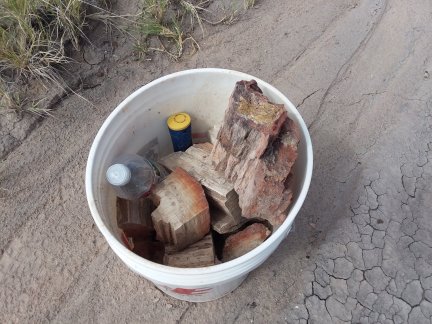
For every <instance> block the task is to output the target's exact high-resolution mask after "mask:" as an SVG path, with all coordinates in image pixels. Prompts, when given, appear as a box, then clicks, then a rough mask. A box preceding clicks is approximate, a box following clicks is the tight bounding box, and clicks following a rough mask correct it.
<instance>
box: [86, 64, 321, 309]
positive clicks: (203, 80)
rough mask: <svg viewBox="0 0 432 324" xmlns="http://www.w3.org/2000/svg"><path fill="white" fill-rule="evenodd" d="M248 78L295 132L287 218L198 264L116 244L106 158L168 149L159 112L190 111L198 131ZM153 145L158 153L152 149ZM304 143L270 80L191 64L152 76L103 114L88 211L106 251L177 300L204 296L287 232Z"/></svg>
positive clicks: (217, 117) (307, 170)
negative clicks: (223, 257)
mask: <svg viewBox="0 0 432 324" xmlns="http://www.w3.org/2000/svg"><path fill="white" fill-rule="evenodd" d="M251 79H255V80H256V81H257V82H258V85H259V86H260V88H261V89H262V90H263V92H264V94H265V95H266V96H268V97H269V98H270V100H272V101H273V102H275V103H283V104H284V105H285V107H286V109H287V111H288V115H289V116H290V118H292V119H293V120H294V121H295V122H296V123H297V124H298V125H299V128H300V131H301V138H300V145H299V150H298V153H299V154H298V159H297V162H296V164H295V166H294V168H295V169H294V181H295V188H296V189H295V193H294V198H293V203H292V205H291V208H290V210H289V212H288V217H287V219H286V220H285V222H284V223H283V224H282V226H281V227H280V228H279V229H278V230H277V231H275V232H274V233H273V234H272V235H271V236H270V237H269V238H268V239H267V240H266V241H265V242H264V243H263V244H261V245H260V246H258V247H257V248H255V249H254V250H252V251H251V252H249V253H247V254H245V255H243V256H241V257H239V258H237V259H234V260H232V261H229V262H226V263H222V264H218V265H214V266H210V267H203V268H188V269H185V268H175V267H168V266H164V265H161V264H157V263H154V262H151V261H148V260H146V259H144V258H141V257H140V256H138V255H136V254H134V253H132V252H131V251H130V250H129V249H128V248H127V247H126V246H125V245H124V243H123V241H122V239H121V235H120V232H119V230H118V228H117V224H116V208H115V201H116V200H115V194H114V191H113V190H112V189H111V188H110V187H109V185H108V184H107V182H106V180H105V171H106V169H107V168H108V167H109V164H110V162H111V161H112V159H113V158H114V157H116V156H117V155H120V154H124V153H137V152H143V151H149V150H150V151H153V153H155V154H159V156H163V155H165V154H168V153H170V152H171V151H172V146H171V142H170V137H169V133H168V129H167V126H166V118H167V117H168V116H169V115H171V114H172V113H175V112H180V111H184V112H187V113H189V114H190V115H191V116H192V131H193V133H202V132H205V131H206V130H208V129H209V128H211V127H213V125H215V124H219V123H221V122H222V120H223V116H224V112H225V109H226V108H227V105H228V99H229V97H230V95H231V92H232V91H233V89H234V85H235V83H236V82H237V81H239V80H251ZM157 151H159V152H157ZM312 161H313V158H312V144H311V140H310V136H309V132H308V130H307V127H306V125H305V123H304V121H303V119H302V117H301V116H300V114H299V112H298V111H297V109H296V108H295V107H294V105H293V104H292V103H291V102H290V101H289V100H288V99H287V98H286V97H285V96H284V95H283V94H282V93H281V92H279V91H278V90H277V89H275V88H274V87H272V86H271V85H270V84H268V83H266V82H264V81H262V80H260V79H258V78H255V77H253V76H251V75H248V74H244V73H241V72H236V71H230V70H223V69H196V70H186V71H182V72H177V73H174V74H170V75H167V76H165V77H162V78H160V79H157V80H155V81H153V82H150V83H149V84H147V85H145V86H143V87H141V88H140V89H138V90H136V91H135V92H134V93H132V94H131V95H130V96H128V97H127V98H126V99H125V100H124V101H123V102H122V103H121V104H120V105H119V106H118V107H117V108H116V109H115V110H114V111H113V112H112V113H111V114H110V115H109V117H108V118H107V119H106V121H105V122H104V124H103V125H102V127H101V129H100V130H99V132H98V134H97V135H96V138H95V140H94V142H93V145H92V147H91V150H90V154H89V158H88V161H87V170H86V193H87V200H88V204H89V207H90V211H91V214H92V216H93V218H94V221H95V223H96V225H97V226H98V228H99V230H100V231H101V232H102V234H103V235H104V237H105V239H106V240H107V242H108V244H109V245H110V247H111V248H112V250H113V251H114V252H115V254H117V255H118V256H119V257H120V259H121V260H122V261H123V262H124V263H125V264H126V265H127V266H128V267H129V268H130V269H131V270H132V271H134V272H136V273H138V274H139V275H141V276H143V277H145V278H147V279H148V280H150V281H152V282H153V283H154V284H155V285H156V286H157V287H158V288H159V289H161V290H162V291H164V292H165V293H167V294H168V295H170V296H173V297H175V298H178V299H182V300H187V301H192V302H204V301H210V300H214V299H217V298H220V297H222V296H223V295H225V294H227V293H229V292H231V291H233V290H234V289H235V288H237V287H238V286H239V285H240V284H241V283H242V281H243V280H244V279H245V278H246V276H247V275H248V273H249V272H251V271H252V270H254V269H255V268H257V267H258V266H259V265H261V264H262V263H263V262H264V261H265V260H266V259H267V258H268V257H269V256H270V254H272V253H273V251H274V250H275V249H276V248H277V247H278V245H279V244H280V243H281V242H282V240H283V239H284V238H285V237H286V236H287V235H288V232H289V231H290V229H291V225H292V224H293V221H294V219H295V217H296V215H297V213H298V211H299V209H300V207H301V206H302V204H303V201H304V200H305V198H306V194H307V192H308V189H309V184H310V181H311V176H312Z"/></svg>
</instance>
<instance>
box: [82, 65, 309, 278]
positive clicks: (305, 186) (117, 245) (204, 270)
mask: <svg viewBox="0 0 432 324" xmlns="http://www.w3.org/2000/svg"><path fill="white" fill-rule="evenodd" d="M205 73H216V74H222V75H227V74H228V75H234V76H236V77H238V78H239V79H249V80H250V79H254V80H256V81H257V83H258V85H259V86H260V87H261V86H264V87H265V88H267V89H268V90H270V91H271V92H272V93H273V94H274V95H275V96H277V97H278V98H279V99H280V100H282V101H283V102H284V105H285V109H287V108H288V107H289V109H287V110H288V112H289V113H290V114H291V115H294V116H295V117H296V119H297V124H298V126H299V128H300V130H301V132H302V133H303V135H304V137H305V140H306V143H305V145H306V157H307V158H306V173H305V177H304V179H303V181H302V182H301V189H300V192H299V195H298V197H297V199H296V201H295V202H294V203H293V204H292V205H291V206H290V207H291V208H290V210H289V212H288V216H287V218H286V219H285V221H284V222H283V223H282V225H281V226H280V227H279V228H278V229H277V230H276V231H275V232H273V233H272V235H270V237H269V238H268V239H267V240H266V241H264V242H263V243H262V244H260V245H259V246H258V247H256V248H255V249H253V250H252V251H250V252H248V253H246V254H244V255H242V256H240V257H238V258H236V259H233V260H231V261H228V262H224V263H221V264H217V265H212V266H208V267H200V268H178V267H170V266H167V265H163V264H159V263H155V262H152V261H149V260H147V259H144V258H142V257H140V256H139V255H137V254H135V253H133V252H132V251H130V250H129V249H128V248H126V247H125V246H124V245H123V244H122V243H121V242H120V241H119V240H118V239H117V238H116V237H115V236H114V235H113V234H112V233H111V232H110V230H109V229H108V228H107V226H105V224H104V222H103V221H102V218H101V216H100V214H99V211H98V209H97V206H96V202H95V197H94V194H93V181H92V170H93V168H94V157H95V154H96V151H97V148H98V143H99V142H100V140H101V139H102V137H103V136H104V133H105V132H106V130H107V128H108V127H109V125H110V124H111V122H112V121H113V120H114V119H115V118H116V116H117V115H118V114H119V113H120V112H121V111H122V109H123V108H124V107H125V106H126V105H127V104H129V103H130V102H131V101H132V100H133V99H135V97H137V96H139V95H140V94H141V93H143V92H145V91H147V90H149V89H150V88H152V87H154V86H155V85H157V84H159V83H162V82H165V81H167V80H170V79H174V78H178V77H182V76H185V75H189V74H205ZM287 106H288V107H287ZM312 170H313V150H312V141H311V138H310V134H309V130H308V128H307V126H306V123H305V122H304V120H303V118H302V116H301V115H300V113H299V112H298V110H297V108H296V107H295V106H294V104H293V103H292V102H291V101H290V100H289V99H288V98H287V97H286V96H285V95H284V94H283V93H282V92H280V91H279V90H278V89H276V88H275V87H274V86H272V85H271V84H269V83H267V82H265V81H263V80H261V79H260V78H257V77H255V76H252V75H250V74H247V73H243V72H239V71H235V70H229V69H223V68H199V69H188V70H183V71H179V72H174V73H171V74H168V75H165V76H162V77H160V78H158V79H155V80H153V81H151V82H149V83H147V84H146V85H144V86H142V87H140V88H138V89H137V90H135V91H134V92H133V93H131V94H130V95H129V96H127V97H126V98H125V99H124V100H123V101H122V102H121V103H120V104H119V105H117V107H116V108H115V109H114V110H113V111H112V112H111V113H110V115H109V116H108V117H107V118H106V120H105V121H104V123H103V124H102V126H101V127H100V129H99V131H98V132H97V134H96V137H95V139H94V140H93V143H92V146H91V148H90V152H89V155H88V159H87V165H86V172H85V189H86V196H87V202H88V205H89V208H90V212H91V214H92V217H93V219H94V221H95V223H96V225H97V227H98V228H99V230H100V232H101V233H102V235H103V236H104V237H105V239H106V241H107V242H108V244H109V245H110V246H111V248H112V249H113V250H114V252H115V253H118V252H120V253H122V254H123V255H124V256H125V257H126V258H127V259H130V260H133V262H134V263H137V264H140V265H142V266H143V267H147V268H149V270H152V271H158V272H162V273H167V274H171V275H187V276H189V275H203V274H214V273H218V272H223V271H227V270H229V269H232V268H236V267H238V266H239V265H241V264H244V263H247V262H248V261H251V260H252V259H254V258H255V257H257V256H258V255H260V254H261V253H263V252H264V251H265V250H266V249H268V248H269V247H270V246H271V245H273V244H274V243H275V242H276V241H277V240H278V239H279V237H280V236H283V235H284V233H286V232H288V231H289V229H290V227H291V225H292V223H293V221H294V219H295V217H296V216H297V214H298V212H299V210H300V208H301V206H302V205H303V203H304V201H305V199H306V196H307V193H308V191H309V187H310V183H311V179H312ZM285 235H286V234H285Z"/></svg>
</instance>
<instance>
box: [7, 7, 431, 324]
mask: <svg viewBox="0 0 432 324" xmlns="http://www.w3.org/2000/svg"><path fill="white" fill-rule="evenodd" d="M431 13H432V3H431V1H430V0H350V1H347V0H333V1H328V0H311V1H303V0H290V1H286V0H266V1H260V2H259V3H258V8H256V9H252V10H250V11H248V13H246V15H245V16H243V17H242V19H241V21H240V22H238V23H237V24H234V25H232V26H228V27H226V26H221V27H214V28H210V27H208V28H207V32H208V35H207V37H206V39H205V40H204V41H202V42H201V51H200V52H199V53H197V54H196V55H194V56H192V57H184V58H183V59H182V60H181V61H180V62H177V63H174V62H170V61H169V60H167V59H155V60H154V61H152V62H144V63H143V62H137V61H134V60H132V59H129V58H128V57H127V56H126V57H125V56H124V55H123V56H122V55H120V54H118V53H116V50H113V55H118V56H119V57H120V58H119V59H118V60H116V61H112V62H111V63H110V64H109V65H107V66H106V67H105V68H104V71H103V73H99V74H98V79H97V80H96V81H95V82H94V83H93V84H92V85H91V86H87V87H85V88H86V89H85V90H83V91H82V92H81V93H80V94H81V95H83V96H85V97H86V98H88V99H89V100H90V101H91V102H93V103H94V105H90V104H89V103H87V102H85V101H83V100H82V99H80V98H79V97H77V96H76V95H73V96H69V97H67V98H65V99H64V100H63V101H62V102H61V103H60V104H59V105H58V107H57V110H56V111H55V118H47V119H45V120H44V121H43V122H42V124H41V125H40V126H38V127H37V128H36V129H35V130H33V131H32V132H31V134H30V135H29V136H28V137H27V138H26V139H24V140H23V141H22V142H21V144H20V145H19V146H18V147H16V148H15V149H14V150H13V151H12V152H11V153H10V154H9V155H8V156H7V158H6V159H5V160H4V161H3V162H2V163H1V165H0V175H1V176H0V187H1V192H0V193H1V196H0V197H1V198H0V210H1V214H2V216H1V217H2V218H1V227H0V249H1V250H0V253H1V259H0V287H1V289H0V322H2V323H11V322H20V323H26V322H31V323H34V322H60V323H67V322H71V323H77V322H100V323H121V322H135V323H136V322H141V323H234V322H235V323H250V322H256V323H306V322H310V323H330V322H333V323H342V322H354V323H368V322H372V323H407V322H408V323H416V324H417V323H430V321H431V315H432V222H431V210H432V209H431V207H432V194H431V189H432V187H431V183H432V133H431V128H432V91H431V89H432V80H431V74H432V14H431ZM120 43H121V42H120ZM120 45H121V44H120ZM120 47H121V46H120ZM90 59H91V56H90ZM96 62H97V60H96ZM90 66H91V64H89V68H90ZM196 67H223V68H229V69H235V70H240V71H244V72H247V73H250V74H252V75H256V76H257V77H259V78H261V79H263V80H266V81H268V82H270V83H272V84H273V85H275V86H276V87H277V88H279V89H280V90H281V91H282V92H283V93H285V94H286V95H287V96H288V97H289V98H290V99H292V101H293V102H294V103H295V104H296V105H297V106H298V109H299V110H300V112H301V114H302V115H303V116H304V118H305V120H306V122H307V124H308V126H309V129H310V132H311V136H312V140H313V145H314V153H315V161H314V163H315V166H314V174H313V180H312V184H311V188H310V192H309V195H308V197H307V200H306V202H305V204H304V207H303V208H302V210H301V212H300V214H299V215H298V217H297V220H296V222H295V231H294V232H293V233H292V234H290V235H289V236H288V238H287V239H286V240H285V241H284V242H283V244H282V245H281V246H280V247H279V248H278V250H277V251H276V252H275V253H274V254H273V255H272V256H271V257H270V258H269V259H268V261H267V262H265V263H264V264H263V265H262V266H261V267H260V268H259V269H257V270H256V271H254V272H253V273H251V274H250V276H249V277H248V279H247V280H246V281H245V282H244V283H243V284H242V285H241V287H240V288H238V289H237V290H235V291H234V292H232V293H231V294H230V295H228V296H226V297H224V298H222V299H220V300H217V301H214V302H209V303H203V304H194V303H187V302H182V301H178V300H174V299H172V298H170V297H167V296H165V295H163V294H162V293H161V292H160V291H158V290H157V289H156V288H154V287H153V285H152V284H151V283H149V282H148V281H146V280H144V279H142V278H140V277H138V276H137V275H135V274H134V273H132V272H131V271H129V270H128V269H127V268H126V267H125V265H123V264H122V262H121V261H120V260H119V259H118V258H117V257H116V256H115V255H114V253H113V252H112V251H111V250H110V249H109V247H108V245H107V243H106V242H105V240H104V238H103V237H102V235H101V234H100V233H99V231H98V229H97V228H96V227H95V226H94V223H93V219H92V217H91V215H90V212H89V209H88V207H87V202H86V198H85V192H84V170H85V165H86V158H87V154H88V151H89V148H90V145H91V143H92V141H93V138H94V136H95V134H96V132H97V131H98V128H99V127H100V126H101V124H102V123H103V121H104V119H105V118H106V117H107V116H108V114H109V113H110V112H111V111H112V110H113V109H114V108H115V107H116V105H117V104H118V103H119V102H120V101H122V100H123V99H124V98H125V97H126V96H127V95H128V94H130V93H131V92H132V91H133V90H135V89H137V88H138V87H140V86H141V85H143V84H145V83H147V82H149V81H151V80H153V79H155V78H157V77H160V76H162V75H165V74H168V73H170V72H173V71H178V70H182V69H187V68H196Z"/></svg>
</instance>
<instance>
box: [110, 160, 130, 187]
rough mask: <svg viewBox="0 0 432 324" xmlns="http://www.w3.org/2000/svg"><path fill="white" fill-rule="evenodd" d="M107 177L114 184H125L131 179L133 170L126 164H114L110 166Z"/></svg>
mask: <svg viewBox="0 0 432 324" xmlns="http://www.w3.org/2000/svg"><path fill="white" fill-rule="evenodd" d="M106 178H107V180H108V182H109V183H111V184H112V185H114V186H124V185H125V184H127V183H128V182H129V181H130V179H131V172H130V170H129V168H128V167H127V166H126V165H124V164H113V165H111V166H110V167H109V168H108V170H107V172H106Z"/></svg>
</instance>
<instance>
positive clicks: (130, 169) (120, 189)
mask: <svg viewBox="0 0 432 324" xmlns="http://www.w3.org/2000/svg"><path fill="white" fill-rule="evenodd" d="M167 174H168V173H167V172H166V171H165V170H164V169H163V167H161V166H160V165H158V164H156V163H154V162H151V161H149V160H147V159H145V158H143V157H142V156H139V155H136V154H126V155H122V156H119V157H117V158H116V159H114V161H113V164H112V165H111V166H110V167H109V168H108V169H107V171H106V179H107V181H108V182H109V183H110V184H111V185H112V186H113V188H114V189H115V191H116V193H117V196H119V197H120V198H124V199H129V200H134V199H138V198H140V197H142V196H145V195H146V194H147V193H148V192H149V191H150V189H151V187H152V186H153V185H154V184H156V183H157V182H159V181H161V180H162V179H163V178H164V177H165V176H166V175H167Z"/></svg>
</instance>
